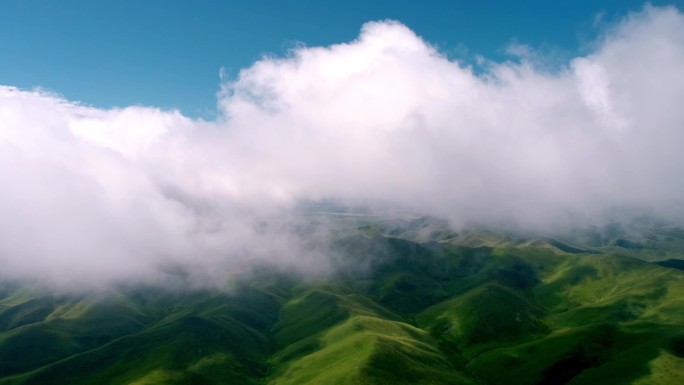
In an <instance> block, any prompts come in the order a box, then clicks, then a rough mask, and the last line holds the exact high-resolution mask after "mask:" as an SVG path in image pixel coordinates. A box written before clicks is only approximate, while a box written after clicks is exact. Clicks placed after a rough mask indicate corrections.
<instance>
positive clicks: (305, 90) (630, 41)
mask: <svg viewBox="0 0 684 385" xmlns="http://www.w3.org/2000/svg"><path fill="white" fill-rule="evenodd" d="M526 52H527V51H526ZM532 57H534V55H532V56H530V55H521V56H519V57H518V59H516V60H512V61H511V62H503V63H497V62H488V61H486V60H485V61H483V62H482V65H483V69H482V70H480V71H477V74H476V73H475V71H473V69H472V68H470V67H468V66H467V65H465V64H463V63H459V62H455V61H450V60H448V59H447V58H446V57H445V56H444V55H442V54H441V53H440V52H439V51H438V50H436V49H435V48H433V47H432V46H431V45H430V44H429V43H427V42H425V41H423V40H422V39H421V38H420V37H419V36H417V35H416V34H415V33H414V32H413V31H411V30H409V29H408V28H407V27H405V26H403V25H402V24H400V23H398V22H392V21H383V22H372V23H368V24H366V25H365V26H364V27H363V29H362V31H361V34H360V36H359V37H358V39H357V40H355V41H352V42H349V43H344V44H338V45H333V46H329V47H305V46H298V47H296V48H294V49H293V50H292V51H291V52H290V53H289V55H288V56H286V57H283V58H274V57H267V58H264V59H262V60H260V61H258V62H256V63H254V64H253V65H252V66H251V67H249V68H245V69H243V70H242V71H240V73H239V74H238V75H237V77H236V78H234V79H233V80H228V81H226V82H225V83H224V84H223V86H222V91H221V93H220V94H219V97H218V104H219V106H220V111H221V117H220V118H219V119H218V120H217V121H211V122H207V121H197V120H192V119H189V118H187V117H185V116H183V115H181V114H180V113H178V112H174V111H162V110H158V109H155V108H146V107H128V108H122V109H113V110H101V109H96V108H91V107H87V106H83V105H79V104H76V103H72V102H70V101H68V100H64V99H62V98H60V97H59V96H55V95H51V94H46V93H43V92H40V91H25V90H19V89H15V88H12V87H3V88H0V121H1V122H2V124H0V179H1V180H2V189H0V211H1V212H2V213H3V215H2V217H0V261H1V262H2V266H3V268H2V273H0V274H2V275H4V276H8V277H23V278H26V277H29V278H41V279H45V280H47V281H49V282H57V283H59V282H69V281H71V280H73V279H75V278H78V279H79V280H81V281H87V282H90V283H91V284H94V285H97V284H100V283H102V282H109V283H111V282H117V281H121V280H133V281H136V280H148V279H154V277H159V278H160V279H161V277H163V276H164V275H165V274H167V273H166V272H165V271H166V270H165V269H166V267H168V266H182V267H184V268H187V269H188V271H190V272H191V273H192V274H197V275H198V276H205V275H212V274H215V273H216V271H222V270H223V269H228V268H233V269H237V268H239V267H240V266H244V265H245V264H249V263H251V261H253V260H257V261H271V262H277V263H279V264H281V265H286V266H292V267H295V268H301V269H305V270H306V269H311V270H315V271H320V270H324V269H325V268H326V262H325V261H324V260H325V258H324V257H323V256H322V254H323V251H321V250H318V249H317V248H316V247H313V246H311V244H308V243H307V241H306V240H305V239H303V238H302V237H301V236H300V235H299V234H300V233H301V231H298V230H292V226H290V225H286V224H285V222H287V223H290V224H291V223H293V221H294V222H296V221H297V219H296V215H294V214H293V213H292V208H293V207H294V206H295V205H296V204H297V202H299V201H301V200H310V199H314V200H316V199H326V198H333V199H337V200H340V201H343V202H344V201H348V202H384V203H386V204H388V205H392V206H396V207H402V208H408V209H411V210H416V211H419V212H423V213H426V214H430V215H434V216H438V217H444V218H447V219H448V220H450V221H451V223H452V224H453V225H455V226H459V225H463V224H467V223H482V224H490V225H491V224H494V225H502V224H508V225H515V226H519V227H522V228H530V229H540V228H544V229H548V228H562V227H564V226H569V225H575V224H580V225H582V224H593V223H600V222H602V221H605V220H607V218H608V217H607V215H608V214H610V213H611V212H614V210H616V209H619V210H639V212H647V213H651V214H654V215H667V216H669V217H672V218H681V216H682V214H684V213H683V212H682V211H683V210H684V205H682V203H684V202H682V197H684V180H683V179H682V178H679V177H678V176H679V175H680V171H679V167H680V165H681V164H684V152H682V151H681V145H682V143H684V112H683V111H682V109H681V105H682V102H683V101H684V77H683V76H681V68H684V16H683V15H682V14H681V13H680V12H679V11H678V10H676V9H674V8H655V7H650V6H647V7H646V8H645V9H644V10H643V11H641V12H639V13H635V14H630V15H629V16H627V17H626V18H625V19H624V20H622V21H621V22H620V23H619V24H617V25H614V26H613V27H612V28H610V29H609V30H607V31H605V32H604V34H603V35H602V36H601V37H600V38H599V39H598V40H597V41H596V43H595V46H594V49H593V51H592V52H591V53H589V54H587V55H585V56H582V57H577V58H574V59H572V60H571V61H569V62H567V63H565V65H563V66H561V67H560V68H557V69H556V70H554V71H549V70H548V68H540V67H539V66H537V65H535V62H534V60H532V59H530V58H532ZM94 86H96V85H94ZM273 218H288V219H287V220H281V219H279V220H274V219H273ZM278 221H282V222H278ZM264 223H267V224H270V225H264ZM274 223H275V224H274ZM279 223H280V224H279Z"/></svg>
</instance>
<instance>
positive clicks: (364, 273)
mask: <svg viewBox="0 0 684 385" xmlns="http://www.w3.org/2000/svg"><path fill="white" fill-rule="evenodd" d="M349 223H351V222H347V223H346V224H345V227H344V231H340V232H339V233H338V236H337V237H336V238H335V239H334V241H333V242H332V244H331V246H330V255H331V259H332V261H333V264H334V265H335V269H334V273H332V274H330V275H325V276H316V277H310V276H309V277H307V276H302V275H300V274H298V273H296V272H287V271H282V270H279V269H276V268H274V267H267V266H266V267H261V268H258V269H255V270H254V271H253V272H251V274H249V275H247V276H245V277H242V278H239V279H237V280H236V281H235V282H233V284H232V285H231V286H230V287H226V288H198V287H193V286H184V285H178V286H177V287H174V288H169V287H166V288H162V287H146V286H121V287H119V288H117V289H113V290H109V291H103V292H98V293H84V292H68V291H61V292H56V291H54V289H52V290H51V289H49V288H44V287H39V286H36V285H26V284H22V283H19V282H4V283H3V284H2V286H0V384H2V385H9V384H105V383H106V384H137V385H141V384H273V385H285V384H491V385H494V384H542V385H543V384H574V385H577V384H597V383H610V384H673V385H674V384H681V383H684V271H682V270H680V269H676V268H671V267H668V266H661V265H658V264H655V263H651V262H649V261H647V260H651V259H653V257H654V256H655V255H658V248H659V247H660V246H661V245H665V246H667V247H665V246H663V247H665V249H666V251H665V252H664V253H662V256H664V257H668V258H669V257H673V256H678V255H679V254H677V253H678V252H679V250H681V247H680V246H681V244H682V243H680V242H679V241H678V240H679V239H681V238H680V237H678V236H677V234H679V233H678V232H677V231H675V230H673V229H672V228H666V229H663V228H660V229H658V230H657V231H655V232H649V233H647V235H645V236H643V238H642V240H641V241H638V242H640V244H641V245H642V246H643V247H641V248H638V247H635V246H634V245H633V244H631V243H625V242H622V243H620V242H616V239H623V240H626V241H629V242H637V241H636V240H635V239H637V238H638V237H640V235H639V236H635V235H634V234H631V235H630V236H631V239H627V238H628V237H626V235H625V233H624V232H623V233H619V232H618V233H615V234H612V235H611V236H612V238H611V237H610V236H605V237H604V238H605V239H602V240H601V241H600V242H595V243H591V242H586V241H582V239H583V238H581V237H580V236H579V235H577V234H574V235H571V236H568V237H567V238H564V239H561V238H549V237H528V236H519V235H511V234H506V233H501V232H496V231H493V230H483V229H476V230H468V231H464V232H460V233H457V232H454V231H451V230H450V229H448V228H447V227H446V226H445V224H444V223H440V222H439V221H434V220H427V219H416V220H411V221H397V220H393V221H380V220H376V221H371V222H368V221H359V220H355V222H353V223H355V224H354V226H349ZM596 233H599V232H598V231H597V232H596ZM649 234H650V235H649ZM654 234H655V235H654ZM668 234H669V235H668ZM585 235H586V234H585ZM647 236H648V237H651V238H648V237H647ZM668 237H669V238H668ZM658 242H661V243H662V244H661V243H658ZM621 249H625V250H627V252H625V253H620V252H619V251H621ZM635 256H636V257H639V256H642V257H644V258H642V259H639V258H635ZM663 259H667V258H663Z"/></svg>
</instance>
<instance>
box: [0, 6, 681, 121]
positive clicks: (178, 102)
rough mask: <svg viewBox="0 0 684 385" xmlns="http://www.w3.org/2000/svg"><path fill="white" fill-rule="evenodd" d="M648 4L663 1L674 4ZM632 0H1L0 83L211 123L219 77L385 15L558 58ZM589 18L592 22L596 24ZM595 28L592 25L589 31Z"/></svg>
mask: <svg viewBox="0 0 684 385" xmlns="http://www.w3.org/2000/svg"><path fill="white" fill-rule="evenodd" d="M652 4H655V5H661V4H674V5H678V6H679V7H680V9H681V8H682V1H674V2H672V1H670V2H660V1H654V2H652ZM642 6H643V2H641V1H632V0H626V1H564V2H556V1H515V2H514V1H506V0H500V1H474V0H473V1H451V2H448V1H433V0H430V1H402V0H394V1H389V0H379V1H356V0H354V1H344V2H342V1H296V2H285V1H274V0H255V1H197V2H190V1H159V0H155V1H151V0H149V1H135V0H102V1H87V0H63V1H59V2H57V1H36V0H27V1H24V0H0V84H2V85H10V86H16V87H19V88H22V89H32V88H34V87H42V88H44V89H47V90H50V91H53V92H56V93H59V94H61V95H63V96H64V97H65V98H67V99H70V100H77V101H80V102H82V103H85V104H89V105H94V106H96V107H103V108H108V107H112V106H128V105H147V106H157V107H161V108H164V109H168V108H177V109H180V110H181V111H182V112H183V113H184V114H185V115H188V116H192V117H204V118H207V119H211V118H212V117H213V116H214V115H215V109H216V108H215V104H216V97H215V94H216V91H217V90H218V88H219V84H220V79H219V71H220V69H221V68H225V70H226V71H227V74H228V76H231V77H234V76H235V75H236V74H237V72H238V71H239V70H240V69H241V68H244V67H247V66H249V65H250V64H251V63H253V62H254V61H255V60H257V59H258V58H259V57H261V56H262V55H263V54H275V55H283V54H284V53H285V52H286V51H287V49H288V48H289V47H292V46H293V45H295V44H297V43H298V42H300V43H304V44H306V45H308V46H316V45H329V44H334V43H339V42H347V41H350V40H353V39H354V38H356V37H357V36H358V33H359V28H360V27H361V25H362V24H363V23H364V22H367V21H373V20H382V19H395V20H398V21H400V22H402V23H404V24H406V25H407V26H408V27H409V28H411V29H412V30H414V31H415V32H416V33H417V34H418V35H419V36H421V37H423V38H424V39H425V40H427V41H428V42H430V43H431V44H433V45H435V46H437V47H439V49H440V50H441V51H442V52H443V53H445V54H446V55H448V56H449V57H451V58H455V59H462V60H470V59H472V58H473V57H474V56H475V55H476V54H479V55H483V56H485V57H487V58H491V59H495V60H502V59H505V47H506V46H507V45H508V44H510V43H511V42H518V43H522V44H527V45H529V46H531V47H533V48H535V49H538V50H540V51H542V52H546V53H547V54H549V55H551V56H555V57H557V58H561V60H562V59H564V58H566V57H572V56H573V55H575V54H577V53H578V52H581V51H582V50H583V49H584V47H585V45H586V44H588V43H589V42H591V41H592V39H594V38H595V37H596V35H597V34H598V33H600V31H601V29H602V28H605V26H606V25H609V24H610V23H611V22H612V21H614V20H617V19H619V18H620V17H623V16H624V15H625V14H627V13H628V12H629V11H634V10H639V9H641V8H642ZM599 19H600V20H599ZM596 20H599V22H598V23H596Z"/></svg>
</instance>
